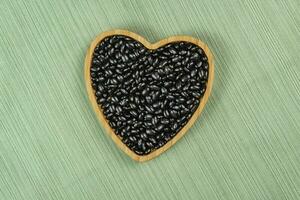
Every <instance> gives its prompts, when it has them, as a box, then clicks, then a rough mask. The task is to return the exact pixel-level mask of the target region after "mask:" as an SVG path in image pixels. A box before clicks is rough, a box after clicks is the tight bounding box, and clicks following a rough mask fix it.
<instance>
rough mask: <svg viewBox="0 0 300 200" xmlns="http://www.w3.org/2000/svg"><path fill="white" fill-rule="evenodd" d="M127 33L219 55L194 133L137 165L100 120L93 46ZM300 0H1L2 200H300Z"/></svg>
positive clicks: (0, 117)
mask: <svg viewBox="0 0 300 200" xmlns="http://www.w3.org/2000/svg"><path fill="white" fill-rule="evenodd" d="M113 28H123V29H129V30H131V31H134V32H136V33H138V34H141V35H143V36H144V37H146V38H148V39H149V41H151V42H154V41H157V40H159V39H162V38H165V37H168V36H171V35H176V34H188V35H192V36H194V37H198V38H200V39H201V40H203V41H204V42H206V43H207V44H208V45H209V47H210V49H211V50H212V52H213V53H214V56H215V81H214V86H213V91H212V96H211V97H210V99H209V102H208V104H207V105H206V107H205V109H204V112H203V113H202V115H201V117H200V118H199V119H198V120H197V122H196V123H195V125H194V126H193V127H192V128H191V129H190V130H189V131H188V133H187V134H186V135H185V136H184V138H183V139H181V140H180V141H179V142H178V143H177V144H176V145H175V146H173V147H172V148H171V149H170V150H168V151H167V152H165V153H164V154H162V155H161V156H160V157H158V158H156V159H154V160H152V161H149V162H146V163H142V164H139V163H136V162H134V161H132V160H131V159H130V158H129V157H127V156H126V155H125V154H124V153H122V152H121V151H120V150H119V149H118V148H117V147H116V145H115V144H114V143H113V142H112V141H111V139H110V138H109V137H108V136H107V135H106V133H105V132H104V130H103V128H102V127H101V125H100V124H99V123H98V121H97V119H96V117H95V115H94V113H93V111H92V109H91V106H90V104H89V101H88V99H87V94H86V91H85V85H84V79H83V65H84V57H85V53H86V50H87V48H88V46H89V44H90V42H91V41H92V40H93V39H94V37H95V36H96V35H97V34H99V33H100V32H102V31H106V30H110V29H113ZM299 32H300V16H299V1H298V0H286V1H283V0H282V1H279V0H278V1H275V0H274V1H269V0H266V1H261V0H253V1H242V0H232V1H214V0H205V1H199V0H173V1H171V0H164V1H163V0H154V1H142V0H126V1H121V0H113V1H109V0H107V1H96V0H94V1H68V0H66V1H62V0H57V1H53V0H48V1H45V0H36V1H35V0H28V1H25V0H18V1H17V0H16V1H9V0H0V83H1V85H0V199H1V200H2V199H3V200H6V199H9V200H10V199H30V200H35V199H87V200H89V199H136V200H139V199H172V200H174V199H208V200H215V199H226V200H227V199H228V200H234V199H242V200H245V199H260V200H262V199H270V200H282V199H289V200H292V199H295V200H296V199H300V123H299V121H300V83H299V82H300V78H299V77H300V65H299V63H300V60H299V52H300V43H299V41H300V34H299Z"/></svg>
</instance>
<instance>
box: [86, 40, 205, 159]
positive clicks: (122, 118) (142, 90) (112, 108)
mask: <svg viewBox="0 0 300 200" xmlns="http://www.w3.org/2000/svg"><path fill="white" fill-rule="evenodd" d="M208 71H209V64H208V58H207V56H206V55H205V53H204V51H203V50H202V49H201V48H199V47H198V46H196V45H194V44H192V43H189V42H184V41H182V42H173V43H169V44H167V45H164V46H162V47H160V48H158V49H156V50H148V49H146V48H145V47H144V46H143V45H142V44H141V43H139V42H137V41H135V40H133V39H132V38H130V37H127V36H123V35H114V36H108V37H106V38H104V39H103V40H102V41H100V43H99V44H98V45H97V46H96V48H95V49H94V52H93V57H92V62H91V68H90V77H91V85H92V88H93V89H94V92H95V93H94V94H95V96H96V100H97V103H98V104H99V106H101V109H102V110H103V114H104V115H105V117H106V119H107V120H108V122H109V125H110V126H111V127H112V128H113V129H114V130H115V133H116V134H117V135H118V136H120V137H121V138H122V141H123V142H124V143H125V144H126V145H127V146H128V147H129V148H130V149H131V150H132V151H134V152H135V153H136V154H138V155H146V154H149V153H151V152H153V151H154V150H156V149H158V148H160V147H161V146H163V145H165V144H166V143H167V142H168V141H169V140H171V139H172V138H173V137H174V136H175V135H176V134H177V133H178V131H179V130H180V129H181V128H182V127H183V126H184V125H185V124H186V123H187V122H188V120H189V119H190V117H191V116H192V115H193V113H194V112H195V111H196V109H197V108H198V106H199V103H200V100H201V97H202V96H203V95H204V93H205V91H206V85H207V80H208V75H209V74H208Z"/></svg>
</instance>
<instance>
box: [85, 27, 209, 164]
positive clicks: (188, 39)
mask: <svg viewBox="0 0 300 200" xmlns="http://www.w3.org/2000/svg"><path fill="white" fill-rule="evenodd" d="M113 35H123V36H127V37H130V38H132V39H134V40H136V41H138V42H140V43H141V44H143V45H144V46H145V47H146V48H148V49H150V50H155V49H158V48H159V47H162V46H164V45H167V44H169V43H174V42H181V41H183V42H189V43H192V44H194V45H196V46H198V47H200V48H201V49H202V50H203V51H204V53H205V54H206V56H207V62H208V65H209V69H208V81H207V84H206V90H205V93H204V95H203V96H202V97H201V98H200V99H199V101H200V103H199V105H198V108H197V109H196V111H195V112H194V113H193V115H192V116H191V118H190V119H189V121H188V122H187V123H186V124H185V126H184V127H182V128H181V129H180V131H179V132H178V133H177V134H176V135H175V136H174V137H173V138H172V139H170V140H169V141H168V142H167V143H165V144H164V145H163V146H161V147H160V148H157V149H155V150H154V151H152V152H150V153H149V154H147V155H138V154H136V153H135V152H134V151H133V150H131V149H130V148H129V147H128V146H127V145H126V144H124V143H123V142H122V140H121V138H120V136H118V135H117V134H116V133H115V131H114V129H112V128H111V126H110V125H109V122H108V120H107V119H106V117H105V115H104V114H103V110H102V108H101V106H99V105H98V103H97V99H96V96H95V91H94V89H93V87H92V80H91V72H90V69H91V64H92V59H93V53H94V50H95V48H96V46H97V45H98V44H99V43H100V42H101V41H102V40H103V39H104V38H106V37H109V36H113ZM84 78H85V84H86V89H87V93H88V97H89V100H90V102H91V104H92V107H93V110H94V111H95V113H96V115H97V117H98V119H99V121H100V123H101V124H102V126H103V127H104V128H105V130H106V132H107V133H108V134H109V135H110V137H111V138H112V140H113V141H114V142H115V143H116V144H117V146H118V147H119V148H120V149H122V150H123V151H124V152H125V153H126V154H127V155H128V156H130V157H131V158H132V159H134V160H136V161H139V162H143V161H147V160H150V159H153V158H155V157H156V156H158V155H160V154H161V153H163V152H164V151H166V150H167V149H169V148H170V147H171V146H172V145H174V144H175V143H176V142H177V141H178V140H179V139H180V138H181V137H182V136H183V135H184V134H185V133H186V132H187V131H188V129H189V128H191V126H192V125H193V124H194V122H195V121H196V119H197V118H198V117H199V116H200V114H201V112H202V110H203V108H204V106H205V104H206V102H207V100H208V97H209V95H210V93H211V90H212V83H213V78H214V63H213V56H212V53H211V51H210V50H209V48H208V47H207V45H206V44H204V43H203V42H202V41H200V40H199V39H196V38H193V37H190V36H172V37H168V38H166V39H162V40H160V41H158V42H156V43H150V42H148V41H147V40H146V39H144V38H143V37H142V36H140V35H138V34H136V33H133V32H130V31H127V30H119V29H117V30H111V31H107V32H103V33H101V34H100V35H98V36H97V37H96V38H95V40H94V41H92V43H91V45H90V47H89V49H88V50H87V54H86V58H85V68H84Z"/></svg>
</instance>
